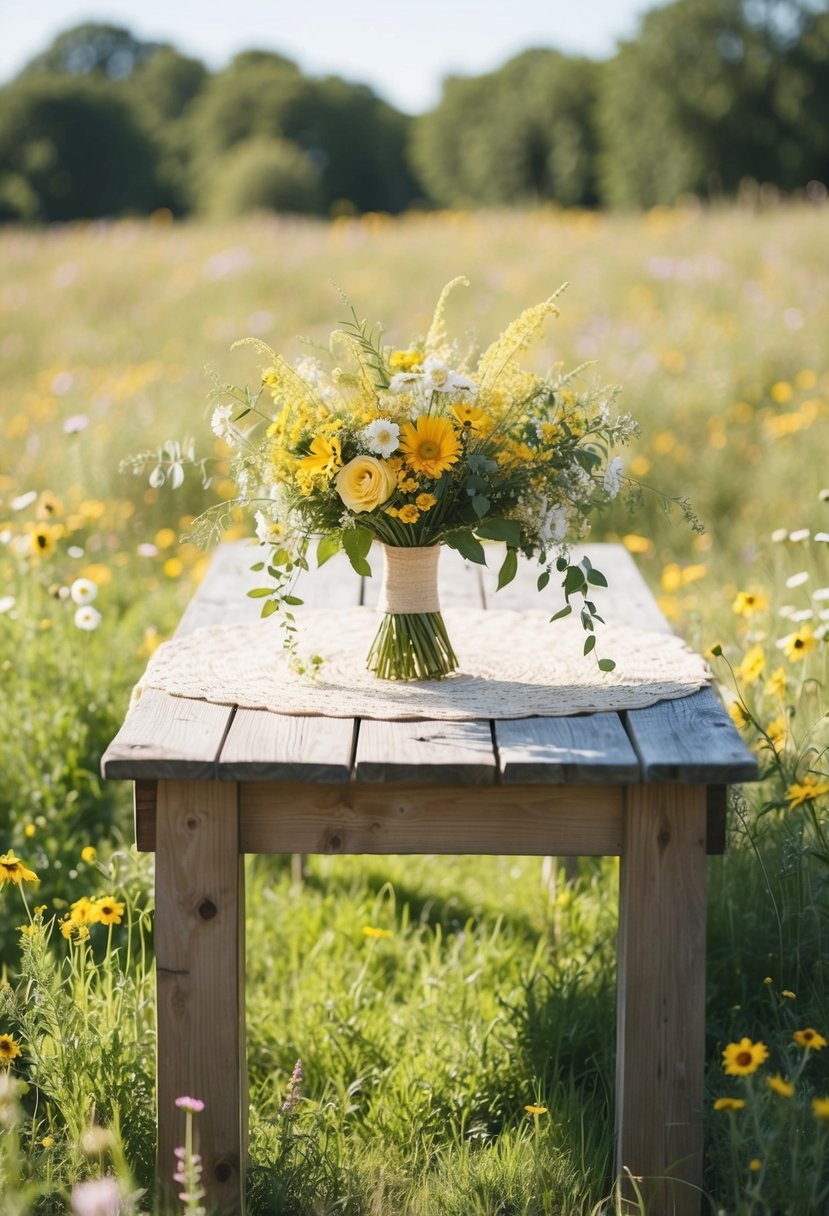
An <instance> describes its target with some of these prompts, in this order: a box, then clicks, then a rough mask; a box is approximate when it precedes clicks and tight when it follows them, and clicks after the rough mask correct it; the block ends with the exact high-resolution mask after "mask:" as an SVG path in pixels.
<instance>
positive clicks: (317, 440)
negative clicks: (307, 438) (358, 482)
mask: <svg viewBox="0 0 829 1216" xmlns="http://www.w3.org/2000/svg"><path fill="white" fill-rule="evenodd" d="M342 463H343V454H342V445H341V443H340V440H339V439H338V437H337V436H336V435H332V436H331V438H330V439H327V438H326V437H325V435H315V436H314V438H313V439H312V440H311V450H310V451H309V453H308V455H307V456H303V458H302V460H300V462H299V466H298V470H299V472H300V473H303V474H305V475H306V476H311V477H322V476H325V477H329V478H330V477H333V475H334V474H335V473H336V471H337V469H339V468H341V467H342Z"/></svg>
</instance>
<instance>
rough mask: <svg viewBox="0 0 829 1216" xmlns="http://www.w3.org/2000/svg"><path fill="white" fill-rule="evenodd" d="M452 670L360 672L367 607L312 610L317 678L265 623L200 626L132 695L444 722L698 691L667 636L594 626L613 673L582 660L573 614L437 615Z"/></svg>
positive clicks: (701, 679) (564, 711)
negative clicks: (397, 674) (455, 663)
mask: <svg viewBox="0 0 829 1216" xmlns="http://www.w3.org/2000/svg"><path fill="white" fill-rule="evenodd" d="M443 616H444V620H445V622H446V626H447V629H448V632H449V636H450V638H451V639H452V644H453V646H454V648H455V650H456V652H457V655H458V658H459V660H460V670H459V671H458V672H456V673H454V674H453V675H451V676H448V677H446V678H445V679H443V680H434V681H431V680H430V681H412V682H397V681H387V680H378V679H377V678H376V677H375V676H373V675H370V674H369V672H367V671H366V669H365V659H366V654H367V652H368V648H369V646H370V644H371V641H372V638H373V637H374V633H375V631H376V629H377V623H378V621H377V614H376V613H375V612H374V610H373V609H370V608H351V609H345V610H341V609H337V610H336V611H329V610H321V611H309V612H306V613H304V614H303V615H302V616H301V617H299V619H298V624H299V626H300V633H299V657H300V658H301V659H303V660H305V661H307V660H308V659H309V658H310V657H311V656H312V655H316V654H318V655H321V656H322V658H323V663H322V665H321V667H320V670H319V673H318V674H317V675H316V677H315V678H311V677H310V676H308V675H300V674H297V672H296V671H294V670H293V669H292V666H291V661H290V657H289V656H288V655H287V654H286V652H285V651H284V650H283V648H282V632H281V630H280V629H279V627H278V626H277V625H276V624H275V622H274V620H273V618H270V619H268V620H265V621H256V622H254V623H252V624H230V625H219V626H215V627H211V628H208V629H199V630H196V631H195V632H194V633H192V634H189V635H188V636H185V637H182V638H175V639H173V640H172V641H170V642H165V643H164V644H163V645H161V646H160V647H159V648H158V650H157V651H156V652H155V654H154V655H153V656H152V658H151V659H150V663H149V666H148V667H147V671H146V673H145V675H144V678H143V679H142V681H141V683H140V684H139V685H138V687H137V689H136V695H137V696H140V693H141V691H142V689H143V688H145V687H151V688H159V689H162V690H163V691H165V692H168V693H172V694H173V695H175V696H179V697H191V698H197V699H200V700H205V701H212V702H215V703H217V704H220V705H238V706H240V707H243V708H249V709H267V710H272V711H273V712H275V713H280V714H291V715H300V716H311V715H322V716H324V717H331V718H380V719H388V720H395V719H418V718H422V719H427V720H428V719H446V720H452V721H466V720H469V719H473V718H526V717H532V716H535V715H539V716H542V717H560V716H566V715H569V714H576V713H590V712H594V711H600V710H624V709H641V708H644V707H645V706H648V705H653V704H654V703H655V702H657V701H662V700H665V699H673V698H676V697H684V696H688V694H689V693H692V692H695V691H696V690H697V689H699V688H701V687H703V685H705V684H707V683H708V682H709V680H710V678H711V673H710V671H709V670H708V667H707V666H706V664H705V663H704V661H703V660H702V659H701V658H700V657H699V655H697V654H695V653H694V652H693V651H692V650H690V649H689V647H688V646H686V644H685V643H684V642H683V641H682V640H681V639H680V638H677V637H674V635H673V634H663V633H654V632H648V631H645V630H640V629H632V628H630V627H628V626H622V625H612V624H608V625H606V626H600V627H599V630H600V632H599V634H598V645H597V649H598V652H599V653H600V654H601V655H602V656H603V657H607V658H612V659H615V660H616V670H615V671H613V672H609V673H604V672H601V671H598V670H597V667H596V663H595V660H594V658H593V657H592V656H588V657H587V658H585V657H584V656H583V654H582V649H583V646H584V636H585V635H584V632H583V631H582V629H581V626H580V625H579V623H578V622H574V621H573V620H572V618H566V619H564V620H562V621H556V622H554V623H553V624H550V623H549V617H548V615H547V614H546V613H543V612H510V611H505V610H500V611H494V612H487V611H484V610H482V609H464V608H450V609H448V610H447V611H446V612H444V614H443Z"/></svg>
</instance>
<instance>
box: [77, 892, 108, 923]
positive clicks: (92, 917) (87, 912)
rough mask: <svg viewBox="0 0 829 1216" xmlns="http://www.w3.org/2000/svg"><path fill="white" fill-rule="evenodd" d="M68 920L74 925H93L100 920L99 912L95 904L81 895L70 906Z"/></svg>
mask: <svg viewBox="0 0 829 1216" xmlns="http://www.w3.org/2000/svg"><path fill="white" fill-rule="evenodd" d="M70 919H71V920H73V921H74V922H75V924H76V925H95V924H97V923H98V921H99V920H100V919H101V910H100V908H99V907H98V905H97V903H95V902H93V900H91V899H87V897H86V896H85V895H82V896H81V898H80V899H76V900H75V902H74V903H73V904H72V911H71V914H70Z"/></svg>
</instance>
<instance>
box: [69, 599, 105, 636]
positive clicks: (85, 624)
mask: <svg viewBox="0 0 829 1216" xmlns="http://www.w3.org/2000/svg"><path fill="white" fill-rule="evenodd" d="M100 623H101V614H100V612H99V611H98V609H97V608H93V607H92V606H91V604H84V606H83V607H82V608H79V609H78V610H77V612H76V613H75V624H76V625H77V627H78V629H83V630H84V632H86V633H91V632H92V630H93V629H97V628H98V626H99V625H100Z"/></svg>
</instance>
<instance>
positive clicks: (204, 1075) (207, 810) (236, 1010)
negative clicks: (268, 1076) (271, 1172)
mask: <svg viewBox="0 0 829 1216" xmlns="http://www.w3.org/2000/svg"><path fill="white" fill-rule="evenodd" d="M238 807H239V799H238V787H237V786H236V785H235V784H233V783H232V782H223V781H212V782H211V781H159V783H158V809H157V820H156V929H155V939H156V981H157V993H158V1073H157V1095H158V1158H157V1176H158V1181H159V1189H160V1192H161V1194H162V1195H168V1196H169V1195H172V1194H175V1193H176V1192H177V1191H178V1189H179V1188H178V1187H176V1186H175V1185H174V1184H173V1182H172V1172H173V1168H174V1155H173V1149H174V1148H175V1147H176V1145H180V1144H183V1143H184V1114H183V1112H182V1111H180V1110H178V1109H177V1108H176V1106H175V1100H176V1098H178V1097H181V1096H183V1095H187V1096H189V1097H193V1098H200V1099H201V1100H202V1101H203V1102H204V1104H205V1109H204V1113H203V1114H201V1115H199V1116H198V1117H197V1126H198V1134H199V1151H200V1152H201V1155H202V1160H203V1170H204V1173H203V1185H204V1187H205V1189H206V1191H207V1199H206V1205H207V1208H208V1211H210V1212H213V1213H216V1214H217V1216H218V1214H220V1216H231V1214H232V1216H237V1214H241V1213H243V1212H244V1183H245V1165H246V1157H247V1143H246V1136H247V1110H246V1106H247V1078H246V1062H245V1048H244V1030H245V1027H244V870H243V860H244V859H243V857H242V856H241V855H240V852H239V813H238Z"/></svg>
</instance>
